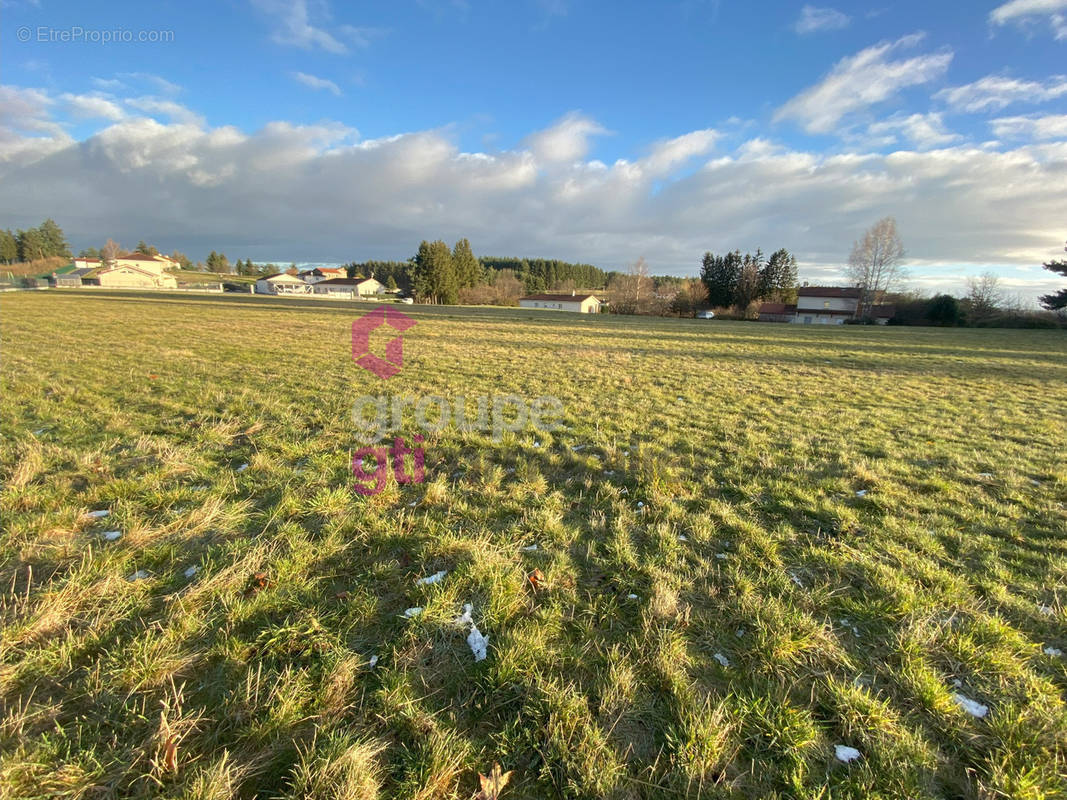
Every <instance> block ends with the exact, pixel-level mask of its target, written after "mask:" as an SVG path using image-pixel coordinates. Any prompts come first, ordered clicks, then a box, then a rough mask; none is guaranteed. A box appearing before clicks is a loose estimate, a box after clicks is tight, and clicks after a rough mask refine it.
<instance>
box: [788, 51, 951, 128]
mask: <svg viewBox="0 0 1067 800" xmlns="http://www.w3.org/2000/svg"><path fill="white" fill-rule="evenodd" d="M922 38H923V37H922V34H914V35H911V36H905V37H903V38H901V39H898V40H897V41H895V42H883V43H881V44H877V45H874V46H873V47H868V48H867V49H865V50H861V51H860V52H859V53H857V54H856V55H854V56H849V57H848V58H844V59H842V60H841V61H839V62H837V64H835V65H834V67H833V69H831V70H830V73H829V74H828V75H827V76H826V77H825V78H823V80H822V81H820V82H819V83H817V84H816V85H815V86H812V87H810V88H808V89H805V90H804V91H803V92H801V93H800V94H798V95H797V96H796V97H794V98H793V99H791V100H790V101H789V102H788V103H786V104H785V105H783V106H782V107H781V108H779V109H778V111H777V112H776V113H775V115H774V119H775V121H776V122H777V121H780V120H783V119H795V120H797V121H798V122H799V123H800V124H801V125H802V126H803V128H804V129H805V130H806V131H808V132H809V133H830V132H832V131H833V130H834V129H835V128H836V126H837V124H838V123H839V122H840V121H841V119H842V117H844V116H845V115H847V114H851V113H853V112H856V111H861V110H863V109H865V108H867V107H869V106H872V105H874V104H876V103H881V102H883V101H885V100H887V99H889V98H891V97H893V96H894V95H896V94H897V93H898V92H900V91H901V90H902V89H905V88H907V87H909V86H918V85H920V84H923V83H928V82H929V81H932V80H934V79H935V78H938V77H940V76H941V75H943V74H944V72H945V70H947V69H948V65H949V63H950V62H951V61H952V53H951V51H942V52H939V53H928V54H925V55H920V56H915V57H914V58H907V59H903V60H897V61H892V60H889V58H888V57H889V56H890V55H891V54H892V53H894V52H895V51H897V50H902V49H906V48H909V47H914V46H915V45H916V44H918V42H919V41H921V40H922Z"/></svg>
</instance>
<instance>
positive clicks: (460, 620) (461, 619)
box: [452, 603, 474, 626]
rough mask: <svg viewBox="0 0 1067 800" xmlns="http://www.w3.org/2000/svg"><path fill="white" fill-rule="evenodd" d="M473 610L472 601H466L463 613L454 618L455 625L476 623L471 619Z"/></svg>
mask: <svg viewBox="0 0 1067 800" xmlns="http://www.w3.org/2000/svg"><path fill="white" fill-rule="evenodd" d="M473 610H474V607H473V606H472V605H471V604H470V603H464V605H463V613H462V614H460V615H459V616H458V617H456V618H455V619H454V620H452V624H453V625H460V626H462V625H473V624H474V620H473V619H471V611H473Z"/></svg>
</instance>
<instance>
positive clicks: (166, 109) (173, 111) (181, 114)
mask: <svg viewBox="0 0 1067 800" xmlns="http://www.w3.org/2000/svg"><path fill="white" fill-rule="evenodd" d="M126 104H127V105H129V106H132V107H133V108H136V109H137V110H138V111H144V112H146V113H148V114H162V115H163V116H165V117H170V119H172V120H174V121H175V122H180V123H182V124H185V125H198V126H199V125H203V124H204V118H203V117H202V116H201V115H200V114H198V113H196V112H195V111H193V110H192V109H190V108H186V107H185V106H183V105H182V104H181V103H176V102H174V101H173V100H164V99H161V98H159V97H131V98H129V99H128V100H126Z"/></svg>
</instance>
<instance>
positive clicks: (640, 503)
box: [637, 500, 645, 508]
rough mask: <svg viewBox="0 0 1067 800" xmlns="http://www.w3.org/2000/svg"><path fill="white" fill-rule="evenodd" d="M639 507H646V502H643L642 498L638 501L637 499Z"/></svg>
mask: <svg viewBox="0 0 1067 800" xmlns="http://www.w3.org/2000/svg"><path fill="white" fill-rule="evenodd" d="M637 507H638V508H644V507H645V504H644V503H642V502H641V501H640V500H638V501H637Z"/></svg>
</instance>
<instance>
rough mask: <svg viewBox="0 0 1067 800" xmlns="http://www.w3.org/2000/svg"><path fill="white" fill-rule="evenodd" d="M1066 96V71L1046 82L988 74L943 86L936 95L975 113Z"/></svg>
mask: <svg viewBox="0 0 1067 800" xmlns="http://www.w3.org/2000/svg"><path fill="white" fill-rule="evenodd" d="M1063 96H1067V77H1064V76H1062V75H1055V76H1053V77H1051V78H1049V79H1048V80H1047V81H1045V82H1044V83H1038V82H1037V81H1025V80H1019V79H1018V78H1009V77H1007V76H1005V75H986V76H985V77H984V78H981V79H979V80H977V81H975V82H974V83H968V84H964V85H963V86H952V87H949V88H947V89H942V90H941V91H939V92H938V93H937V94H935V95H934V98H935V99H937V100H942V101H944V102H945V104H946V105H948V107H949V108H951V109H952V110H953V111H965V112H968V113H971V114H975V113H980V112H983V111H1000V110H1001V109H1002V108H1005V107H1006V106H1009V105H1011V104H1012V103H1045V102H1048V101H1049V100H1055V99H1056V98H1058V97H1063Z"/></svg>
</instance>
